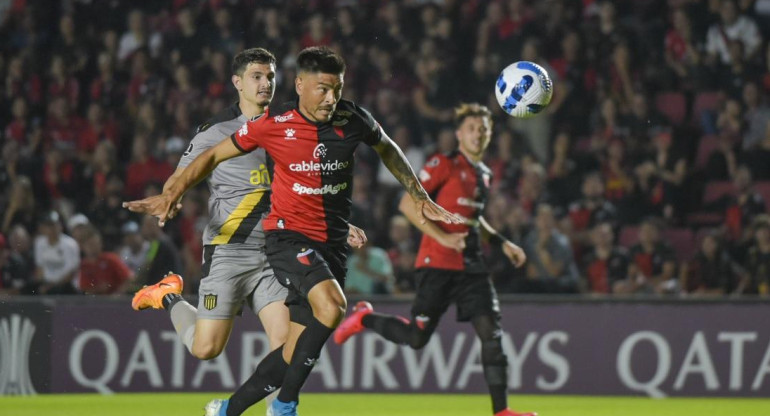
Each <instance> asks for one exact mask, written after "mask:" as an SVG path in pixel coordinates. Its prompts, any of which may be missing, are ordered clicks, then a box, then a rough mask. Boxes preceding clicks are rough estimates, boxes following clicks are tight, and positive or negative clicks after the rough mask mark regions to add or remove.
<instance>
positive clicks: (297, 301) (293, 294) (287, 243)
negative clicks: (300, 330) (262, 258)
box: [265, 230, 347, 326]
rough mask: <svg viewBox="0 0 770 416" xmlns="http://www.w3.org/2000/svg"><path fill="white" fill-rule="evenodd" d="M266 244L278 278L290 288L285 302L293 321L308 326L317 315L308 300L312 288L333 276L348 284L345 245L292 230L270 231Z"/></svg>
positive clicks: (339, 281)
mask: <svg viewBox="0 0 770 416" xmlns="http://www.w3.org/2000/svg"><path fill="white" fill-rule="evenodd" d="M265 243H266V244H265V253H266V254H267V261H268V262H269V263H270V265H271V266H272V267H273V271H274V272H275V277H276V278H277V279H278V281H279V282H280V283H281V284H282V285H284V286H286V287H287V288H288V289H289V295H288V296H287V297H286V302H285V303H286V306H288V307H289V315H290V317H291V320H292V322H296V323H298V324H301V325H305V326H307V324H308V323H310V320H311V319H312V317H313V310H312V308H311V307H310V303H308V301H307V294H308V292H310V289H312V288H313V286H315V285H317V284H318V283H320V282H322V281H324V280H329V279H336V280H337V282H338V283H339V284H340V287H342V288H344V287H345V274H346V273H347V250H346V248H345V246H342V245H338V246H334V245H330V244H328V243H320V242H318V241H315V240H311V239H309V238H307V237H306V236H304V235H302V234H300V233H298V232H295V231H288V230H281V231H268V232H267V233H266V237H265Z"/></svg>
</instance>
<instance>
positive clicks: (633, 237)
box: [618, 226, 639, 248]
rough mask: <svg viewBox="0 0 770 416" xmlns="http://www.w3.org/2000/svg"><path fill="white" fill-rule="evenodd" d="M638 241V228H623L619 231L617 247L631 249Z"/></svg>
mask: <svg viewBox="0 0 770 416" xmlns="http://www.w3.org/2000/svg"><path fill="white" fill-rule="evenodd" d="M638 241H639V227H635V226H625V227H623V229H622V230H620V238H619V239H618V245H620V246H621V247H625V248H631V246H633V245H634V244H636V243H637V242H638Z"/></svg>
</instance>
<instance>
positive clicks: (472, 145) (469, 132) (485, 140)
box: [455, 116, 492, 159]
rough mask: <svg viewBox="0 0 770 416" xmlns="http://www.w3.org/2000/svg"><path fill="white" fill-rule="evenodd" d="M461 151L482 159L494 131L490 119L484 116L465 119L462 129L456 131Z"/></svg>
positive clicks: (461, 125)
mask: <svg viewBox="0 0 770 416" xmlns="http://www.w3.org/2000/svg"><path fill="white" fill-rule="evenodd" d="M455 135H456V136H457V141H458V143H459V146H460V151H462V152H463V153H465V154H467V155H469V156H471V157H473V158H474V159H480V158H481V156H482V155H483V154H484V151H485V150H487V146H489V141H490V139H491V137H492V129H491V128H490V125H489V118H488V117H482V116H472V117H465V119H464V120H463V122H462V124H460V127H458V128H457V130H456V131H455Z"/></svg>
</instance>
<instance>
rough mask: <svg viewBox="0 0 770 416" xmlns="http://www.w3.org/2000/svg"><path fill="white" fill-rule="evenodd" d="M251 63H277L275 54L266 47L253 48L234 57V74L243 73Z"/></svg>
mask: <svg viewBox="0 0 770 416" xmlns="http://www.w3.org/2000/svg"><path fill="white" fill-rule="evenodd" d="M251 63H257V64H265V65H270V64H275V55H273V54H272V53H271V52H270V51H268V50H267V49H265V48H251V49H246V50H244V51H241V52H239V53H238V54H237V55H235V57H234V58H233V64H232V71H233V75H243V71H245V70H246V67H247V66H249V64H251Z"/></svg>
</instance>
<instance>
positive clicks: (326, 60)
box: [297, 46, 345, 74]
mask: <svg viewBox="0 0 770 416" xmlns="http://www.w3.org/2000/svg"><path fill="white" fill-rule="evenodd" d="M297 69H298V70H299V71H298V72H303V71H304V72H321V73H324V74H342V73H344V72H345V60H344V59H342V57H341V56H339V55H337V54H336V53H335V52H334V51H333V50H331V49H329V48H327V47H326V46H311V47H309V48H305V49H303V50H302V51H301V52H300V53H299V55H297Z"/></svg>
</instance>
